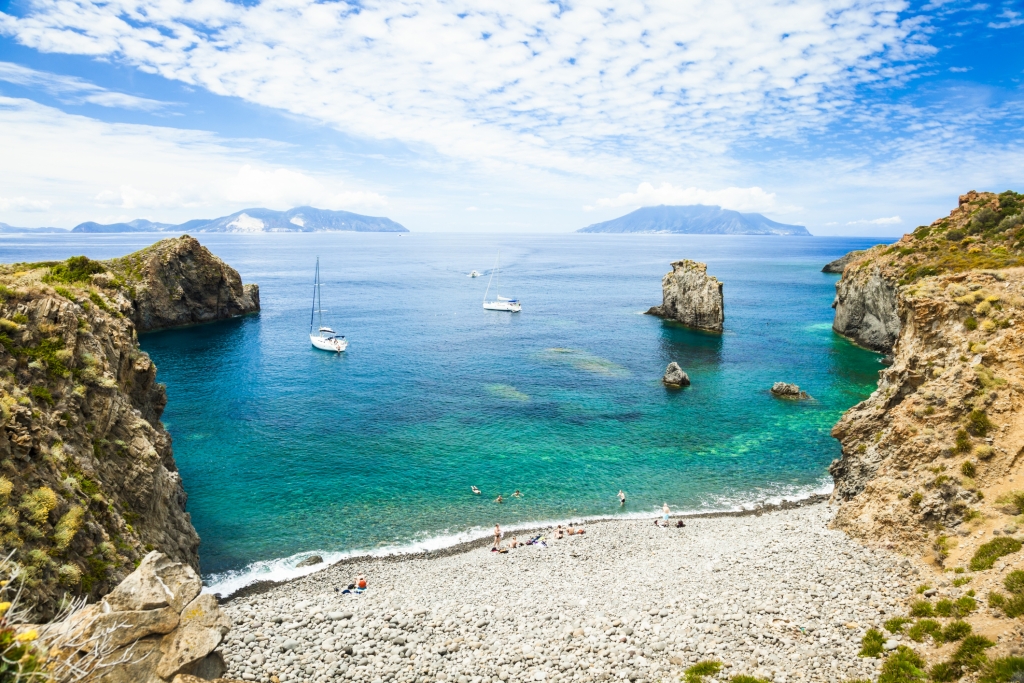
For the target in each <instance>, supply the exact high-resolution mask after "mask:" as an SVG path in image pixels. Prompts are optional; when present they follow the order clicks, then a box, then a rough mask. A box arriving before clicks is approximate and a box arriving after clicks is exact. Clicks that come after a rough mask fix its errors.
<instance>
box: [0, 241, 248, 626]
mask: <svg viewBox="0 0 1024 683" xmlns="http://www.w3.org/2000/svg"><path fill="white" fill-rule="evenodd" d="M255 310H259V295H258V290H257V289H256V287H255V286H254V285H250V286H248V287H243V285H242V282H241V278H240V277H239V276H238V273H237V272H236V271H235V270H234V269H232V268H230V267H229V266H227V265H226V264H224V262H223V261H221V260H220V259H218V258H217V257H215V256H213V254H211V253H210V252H209V251H208V250H206V249H205V248H204V247H202V246H201V245H199V243H198V242H196V241H195V240H194V239H192V238H191V237H181V238H177V239H170V240H164V241H162V242H158V243H157V244H155V245H153V246H152V247H149V248H147V249H143V250H142V251H139V252H136V253H134V254H131V255H129V256H126V257H124V258H120V259H113V260H111V261H93V260H90V259H88V258H86V257H84V256H79V257H74V258H71V259H68V260H67V261H59V262H44V263H19V264H10V265H3V266H0V545H2V546H3V548H4V550H5V552H12V553H13V557H12V559H13V560H14V561H16V562H17V563H18V564H20V565H21V566H22V567H23V568H24V573H25V579H26V581H25V595H24V601H25V602H26V603H27V604H30V605H31V606H32V607H33V609H34V610H35V612H36V614H37V616H39V617H48V616H51V615H53V614H54V613H55V612H56V611H57V610H58V608H59V605H60V602H61V600H62V598H63V596H65V595H70V596H71V597H86V598H90V599H96V598H98V597H100V596H102V595H105V594H107V593H108V592H110V591H111V590H112V589H113V588H114V587H115V586H116V585H117V584H118V582H119V581H121V579H123V578H124V577H125V576H127V575H128V573H129V572H131V571H132V570H133V569H134V568H135V566H136V565H137V564H138V563H139V562H140V561H141V560H142V558H143V557H145V556H146V555H147V553H149V552H150V551H151V550H159V551H160V552H162V553H164V554H165V555H167V556H168V557H169V558H170V559H171V560H173V561H176V562H182V563H184V564H187V565H189V566H190V567H192V568H193V569H196V570H198V568H199V555H198V547H199V537H198V535H197V534H196V531H195V529H194V528H193V526H192V522H191V519H190V517H189V515H188V513H187V512H185V502H186V500H187V496H186V494H185V491H184V488H183V487H182V482H181V477H180V476H179V474H178V468H177V466H176V465H175V462H174V456H173V454H172V452H171V438H170V435H169V434H168V433H167V431H166V430H165V429H164V427H163V425H162V424H161V422H160V417H161V414H162V413H163V410H164V406H165V405H166V403H167V395H166V393H165V391H164V387H163V385H161V384H159V383H157V381H156V367H155V366H154V365H153V363H152V361H151V360H150V358H149V356H148V355H146V354H145V353H144V352H142V351H141V350H140V349H139V345H138V341H137V332H138V331H139V330H147V329H158V328H164V327H170V326H172V325H181V324H191V323H196V322H206V321H210V320H217V319H222V318H228V317H232V316H234V315H241V314H244V313H246V312H250V311H255Z"/></svg>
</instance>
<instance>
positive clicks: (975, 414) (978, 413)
mask: <svg viewBox="0 0 1024 683" xmlns="http://www.w3.org/2000/svg"><path fill="white" fill-rule="evenodd" d="M994 428H995V425H994V424H992V421H991V420H989V419H988V415H986V414H985V411H984V410H977V409H975V410H972V411H971V413H970V415H968V416H967V431H969V432H970V433H971V434H974V435H975V436H985V435H986V434H988V433H989V432H990V431H991V430H992V429H994Z"/></svg>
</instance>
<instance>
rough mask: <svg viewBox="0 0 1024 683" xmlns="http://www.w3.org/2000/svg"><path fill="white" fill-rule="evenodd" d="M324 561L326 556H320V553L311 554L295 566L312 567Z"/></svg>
mask: <svg viewBox="0 0 1024 683" xmlns="http://www.w3.org/2000/svg"><path fill="white" fill-rule="evenodd" d="M323 562H324V558H322V557H320V556H319V555H310V556H309V557H307V558H306V559H304V560H303V561H302V562H299V563H298V564H297V565H295V566H296V567H312V566H314V565H317V564H323Z"/></svg>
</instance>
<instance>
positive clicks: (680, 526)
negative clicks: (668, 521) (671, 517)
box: [676, 520, 686, 529]
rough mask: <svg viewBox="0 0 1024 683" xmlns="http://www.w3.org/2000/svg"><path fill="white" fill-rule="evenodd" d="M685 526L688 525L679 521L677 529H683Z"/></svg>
mask: <svg viewBox="0 0 1024 683" xmlns="http://www.w3.org/2000/svg"><path fill="white" fill-rule="evenodd" d="M684 526H686V523H685V522H683V520H679V521H678V522H676V528H677V529H682V528H683V527H684Z"/></svg>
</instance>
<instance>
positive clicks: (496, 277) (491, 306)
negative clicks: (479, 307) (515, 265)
mask: <svg viewBox="0 0 1024 683" xmlns="http://www.w3.org/2000/svg"><path fill="white" fill-rule="evenodd" d="M492 281H493V282H494V296H495V298H494V300H492V301H488V300H487V295H488V294H490V292H491V282H492ZM500 282H501V252H500V251H499V252H498V260H497V261H496V262H495V264H494V270H492V271H491V277H490V279H489V280H488V281H487V291H486V292H484V308H485V309H487V310H488V311H508V312H509V313H518V312H519V311H521V310H522V306H521V305H520V304H519V299H509V298H508V297H506V296H501V294H499V291H500V290H499V285H500Z"/></svg>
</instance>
